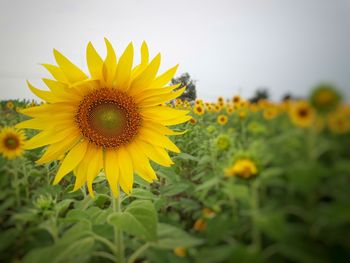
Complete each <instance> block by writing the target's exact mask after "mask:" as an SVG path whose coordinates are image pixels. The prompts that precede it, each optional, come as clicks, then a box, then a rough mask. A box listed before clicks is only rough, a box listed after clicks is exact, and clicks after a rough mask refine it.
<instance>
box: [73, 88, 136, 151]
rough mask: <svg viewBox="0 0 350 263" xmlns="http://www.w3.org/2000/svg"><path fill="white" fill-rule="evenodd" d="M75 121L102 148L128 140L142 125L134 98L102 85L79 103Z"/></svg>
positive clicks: (121, 143) (112, 146)
mask: <svg viewBox="0 0 350 263" xmlns="http://www.w3.org/2000/svg"><path fill="white" fill-rule="evenodd" d="M75 121H76V123H77V124H78V126H79V129H80V131H81V133H82V134H83V135H84V137H85V138H87V139H88V140H89V142H91V143H94V144H95V145H97V146H100V147H103V148H118V147H120V146H122V145H125V144H127V143H129V142H130V141H131V140H132V139H133V138H134V137H135V135H136V134H137V133H138V130H139V128H140V125H141V116H140V114H139V112H138V108H137V105H136V104H135V102H134V100H133V99H132V98H131V97H130V96H128V95H127V94H126V93H124V92H121V91H119V90H116V89H109V88H102V89H97V90H94V91H92V92H91V93H89V94H88V95H86V96H85V97H84V99H83V100H82V101H81V102H80V104H79V107H78V111H77V114H76V116H75Z"/></svg>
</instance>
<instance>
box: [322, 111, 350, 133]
mask: <svg viewBox="0 0 350 263" xmlns="http://www.w3.org/2000/svg"><path fill="white" fill-rule="evenodd" d="M327 124H328V127H329V130H330V131H331V132H332V133H334V134H345V133H348V132H350V119H349V117H348V116H346V115H344V114H342V113H341V112H335V113H332V114H330V115H328V117H327Z"/></svg>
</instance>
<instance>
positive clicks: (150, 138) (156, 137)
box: [139, 128, 180, 153]
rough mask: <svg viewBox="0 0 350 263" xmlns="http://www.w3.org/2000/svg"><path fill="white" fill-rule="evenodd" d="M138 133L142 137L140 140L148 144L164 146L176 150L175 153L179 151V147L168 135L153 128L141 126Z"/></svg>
mask: <svg viewBox="0 0 350 263" xmlns="http://www.w3.org/2000/svg"><path fill="white" fill-rule="evenodd" d="M139 135H140V138H142V140H144V141H146V142H148V143H150V144H154V145H158V146H160V147H164V148H166V149H168V150H170V151H172V152H176V153H179V152H180V149H179V148H178V147H177V146H176V145H175V144H174V143H173V142H172V141H171V140H170V139H169V138H168V137H166V136H164V135H162V134H159V133H158V132H156V131H154V130H151V129H145V128H141V129H140V131H139Z"/></svg>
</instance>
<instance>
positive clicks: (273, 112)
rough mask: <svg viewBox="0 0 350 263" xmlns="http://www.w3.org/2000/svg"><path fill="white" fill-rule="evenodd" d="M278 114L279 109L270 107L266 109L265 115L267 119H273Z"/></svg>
mask: <svg viewBox="0 0 350 263" xmlns="http://www.w3.org/2000/svg"><path fill="white" fill-rule="evenodd" d="M277 114H278V110H277V108H276V107H268V108H266V109H265V110H264V113H263V116H264V119H265V120H271V119H273V118H275V117H276V116H277Z"/></svg>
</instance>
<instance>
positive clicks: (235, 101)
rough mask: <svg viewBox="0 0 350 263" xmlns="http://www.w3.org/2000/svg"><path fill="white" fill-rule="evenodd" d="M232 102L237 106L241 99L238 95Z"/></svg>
mask: <svg viewBox="0 0 350 263" xmlns="http://www.w3.org/2000/svg"><path fill="white" fill-rule="evenodd" d="M232 102H233V103H234V104H239V103H240V102H241V97H240V96H239V95H235V96H233V97H232Z"/></svg>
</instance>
